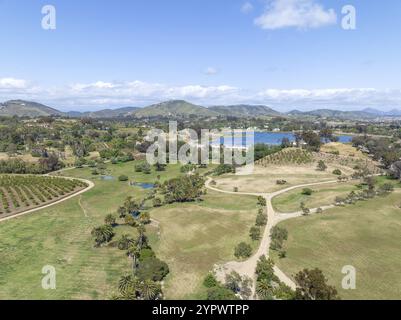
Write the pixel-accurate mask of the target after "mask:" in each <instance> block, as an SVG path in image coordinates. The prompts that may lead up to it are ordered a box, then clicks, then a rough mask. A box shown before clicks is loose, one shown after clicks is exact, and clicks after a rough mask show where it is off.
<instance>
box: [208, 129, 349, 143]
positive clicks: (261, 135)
mask: <svg viewBox="0 0 401 320" xmlns="http://www.w3.org/2000/svg"><path fill="white" fill-rule="evenodd" d="M284 138H287V139H288V140H290V142H294V141H295V135H294V134H293V133H291V132H255V135H254V140H255V144H257V143H263V144H268V145H280V144H281V142H282V140H283V139H284ZM337 138H338V141H339V142H341V143H350V142H351V141H352V138H353V136H349V135H340V136H337ZM232 140H233V141H232ZM232 140H231V139H230V138H228V139H226V141H225V143H224V144H225V145H226V146H230V145H232V144H233V145H234V146H241V145H245V144H246V143H245V142H246V141H245V136H243V137H235V138H234V139H232ZM223 141H224V139H223V138H221V139H220V143H219V140H216V141H214V142H213V143H212V144H223ZM322 142H324V141H323V140H322Z"/></svg>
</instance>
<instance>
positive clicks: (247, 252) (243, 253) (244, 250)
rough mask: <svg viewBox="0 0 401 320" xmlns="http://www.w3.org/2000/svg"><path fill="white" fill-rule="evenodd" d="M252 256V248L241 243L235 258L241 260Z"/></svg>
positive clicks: (235, 252) (236, 249)
mask: <svg viewBox="0 0 401 320" xmlns="http://www.w3.org/2000/svg"><path fill="white" fill-rule="evenodd" d="M251 254H252V247H251V246H250V245H249V244H247V243H245V242H241V243H239V244H238V245H237V246H236V247H235V251H234V256H235V257H237V258H238V259H239V258H249V257H250V256H251Z"/></svg>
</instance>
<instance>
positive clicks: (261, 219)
mask: <svg viewBox="0 0 401 320" xmlns="http://www.w3.org/2000/svg"><path fill="white" fill-rule="evenodd" d="M266 224H267V215H266V214H264V213H258V215H257V216H256V225H257V226H258V227H263V226H265V225H266Z"/></svg>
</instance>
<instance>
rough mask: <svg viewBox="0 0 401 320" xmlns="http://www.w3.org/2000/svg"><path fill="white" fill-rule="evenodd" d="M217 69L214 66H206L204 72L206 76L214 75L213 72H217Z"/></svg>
mask: <svg viewBox="0 0 401 320" xmlns="http://www.w3.org/2000/svg"><path fill="white" fill-rule="evenodd" d="M217 72H218V71H217V69H216V68H214V67H208V68H206V70H205V71H204V73H205V74H206V75H208V76H213V75H215V74H217Z"/></svg>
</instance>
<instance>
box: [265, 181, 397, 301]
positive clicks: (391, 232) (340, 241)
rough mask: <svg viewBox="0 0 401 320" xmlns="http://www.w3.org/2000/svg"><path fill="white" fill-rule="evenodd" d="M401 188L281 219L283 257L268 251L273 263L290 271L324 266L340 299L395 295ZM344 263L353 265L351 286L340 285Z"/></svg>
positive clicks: (395, 297)
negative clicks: (284, 236)
mask: <svg viewBox="0 0 401 320" xmlns="http://www.w3.org/2000/svg"><path fill="white" fill-rule="evenodd" d="M398 187H400V185H398ZM400 192H401V191H400V189H399V188H398V189H396V191H395V192H394V193H393V194H391V195H387V196H383V197H379V198H375V199H372V200H368V201H361V202H358V203H356V204H354V205H349V206H345V207H336V208H333V209H330V210H327V211H325V213H323V214H321V215H311V216H308V217H301V218H297V219H294V220H288V221H285V222H283V223H281V224H280V225H279V226H280V227H284V228H286V229H287V230H288V234H289V237H288V241H287V242H286V244H285V248H286V251H287V257H286V258H284V259H280V258H278V257H277V254H276V253H275V252H271V253H272V256H273V257H274V259H275V261H276V264H277V265H278V266H279V268H280V269H281V270H282V271H283V272H285V273H286V274H287V275H289V276H291V277H293V276H294V274H296V273H297V272H298V271H299V270H301V269H303V268H309V269H311V268H316V267H317V268H319V269H321V270H323V272H324V274H325V276H326V277H327V278H328V279H329V282H330V284H332V285H334V286H335V287H336V288H337V290H338V291H339V295H340V296H341V298H343V299H399V297H400V296H399V293H400V290H401V279H400V277H399V270H400V268H401V247H400V245H399V243H400V242H401V200H400V199H401V193H400ZM347 265H351V266H353V267H355V268H356V272H357V274H356V276H357V283H356V290H343V289H341V281H342V279H343V277H344V275H343V274H342V273H341V270H342V268H343V267H344V266H347Z"/></svg>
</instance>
